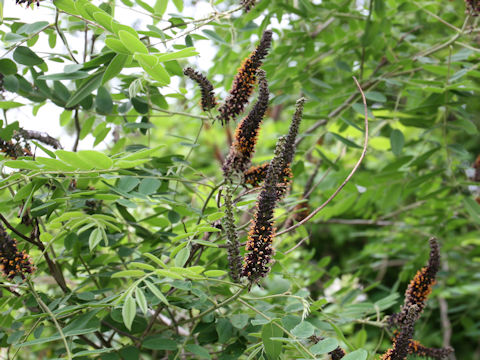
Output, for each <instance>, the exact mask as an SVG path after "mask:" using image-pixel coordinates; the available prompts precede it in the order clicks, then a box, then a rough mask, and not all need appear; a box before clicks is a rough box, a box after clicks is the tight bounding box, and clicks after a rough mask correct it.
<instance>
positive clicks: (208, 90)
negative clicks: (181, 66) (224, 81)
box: [183, 67, 217, 111]
mask: <svg viewBox="0 0 480 360" xmlns="http://www.w3.org/2000/svg"><path fill="white" fill-rule="evenodd" d="M183 73H184V74H185V75H186V76H188V77H189V78H190V79H192V80H193V81H195V82H196V83H197V84H198V85H199V86H200V91H201V92H202V101H201V106H202V110H203V111H208V110H210V109H212V108H214V107H215V106H216V105H217V101H216V100H215V94H214V93H213V85H212V83H211V82H210V81H209V80H208V79H207V78H206V77H205V76H204V75H203V74H202V73H200V72H198V71H195V70H193V69H192V68H191V67H187V68H186V69H185V70H183Z"/></svg>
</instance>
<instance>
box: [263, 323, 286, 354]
mask: <svg viewBox="0 0 480 360" xmlns="http://www.w3.org/2000/svg"><path fill="white" fill-rule="evenodd" d="M282 335H283V331H282V330H281V329H280V328H279V327H278V326H276V325H274V324H272V323H268V324H265V325H263V327H262V342H263V348H264V349H265V354H266V355H267V357H268V359H269V360H276V359H279V356H280V354H281V353H282V347H283V345H282V343H281V342H280V341H275V340H272V339H271V338H276V337H281V336H282Z"/></svg>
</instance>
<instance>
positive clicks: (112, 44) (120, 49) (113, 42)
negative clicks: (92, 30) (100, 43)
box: [105, 37, 131, 55]
mask: <svg viewBox="0 0 480 360" xmlns="http://www.w3.org/2000/svg"><path fill="white" fill-rule="evenodd" d="M105 45H106V46H107V47H108V48H110V49H112V50H113V51H115V52H116V53H117V54H125V55H130V54H131V52H130V51H129V50H128V48H126V47H125V45H123V43H122V42H121V41H120V40H118V39H116V38H114V37H107V38H106V39H105Z"/></svg>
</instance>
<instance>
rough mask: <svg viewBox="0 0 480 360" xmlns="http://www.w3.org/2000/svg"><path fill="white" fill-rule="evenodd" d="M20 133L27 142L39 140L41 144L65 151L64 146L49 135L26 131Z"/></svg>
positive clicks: (22, 130) (19, 131)
mask: <svg viewBox="0 0 480 360" xmlns="http://www.w3.org/2000/svg"><path fill="white" fill-rule="evenodd" d="M18 133H19V134H20V135H21V136H22V137H23V138H24V139H26V140H38V141H40V142H41V143H44V144H46V145H50V146H51V147H53V148H54V149H63V147H62V144H60V141H58V140H57V139H55V138H54V137H52V136H50V135H48V134H47V133H43V132H40V131H35V130H25V129H20V130H18Z"/></svg>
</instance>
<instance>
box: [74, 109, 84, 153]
mask: <svg viewBox="0 0 480 360" xmlns="http://www.w3.org/2000/svg"><path fill="white" fill-rule="evenodd" d="M74 116H75V131H76V133H77V136H76V137H75V143H74V144H73V149H72V151H74V152H76V151H77V148H78V143H79V142H80V131H82V129H81V127H80V119H79V118H78V109H75V115H74Z"/></svg>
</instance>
